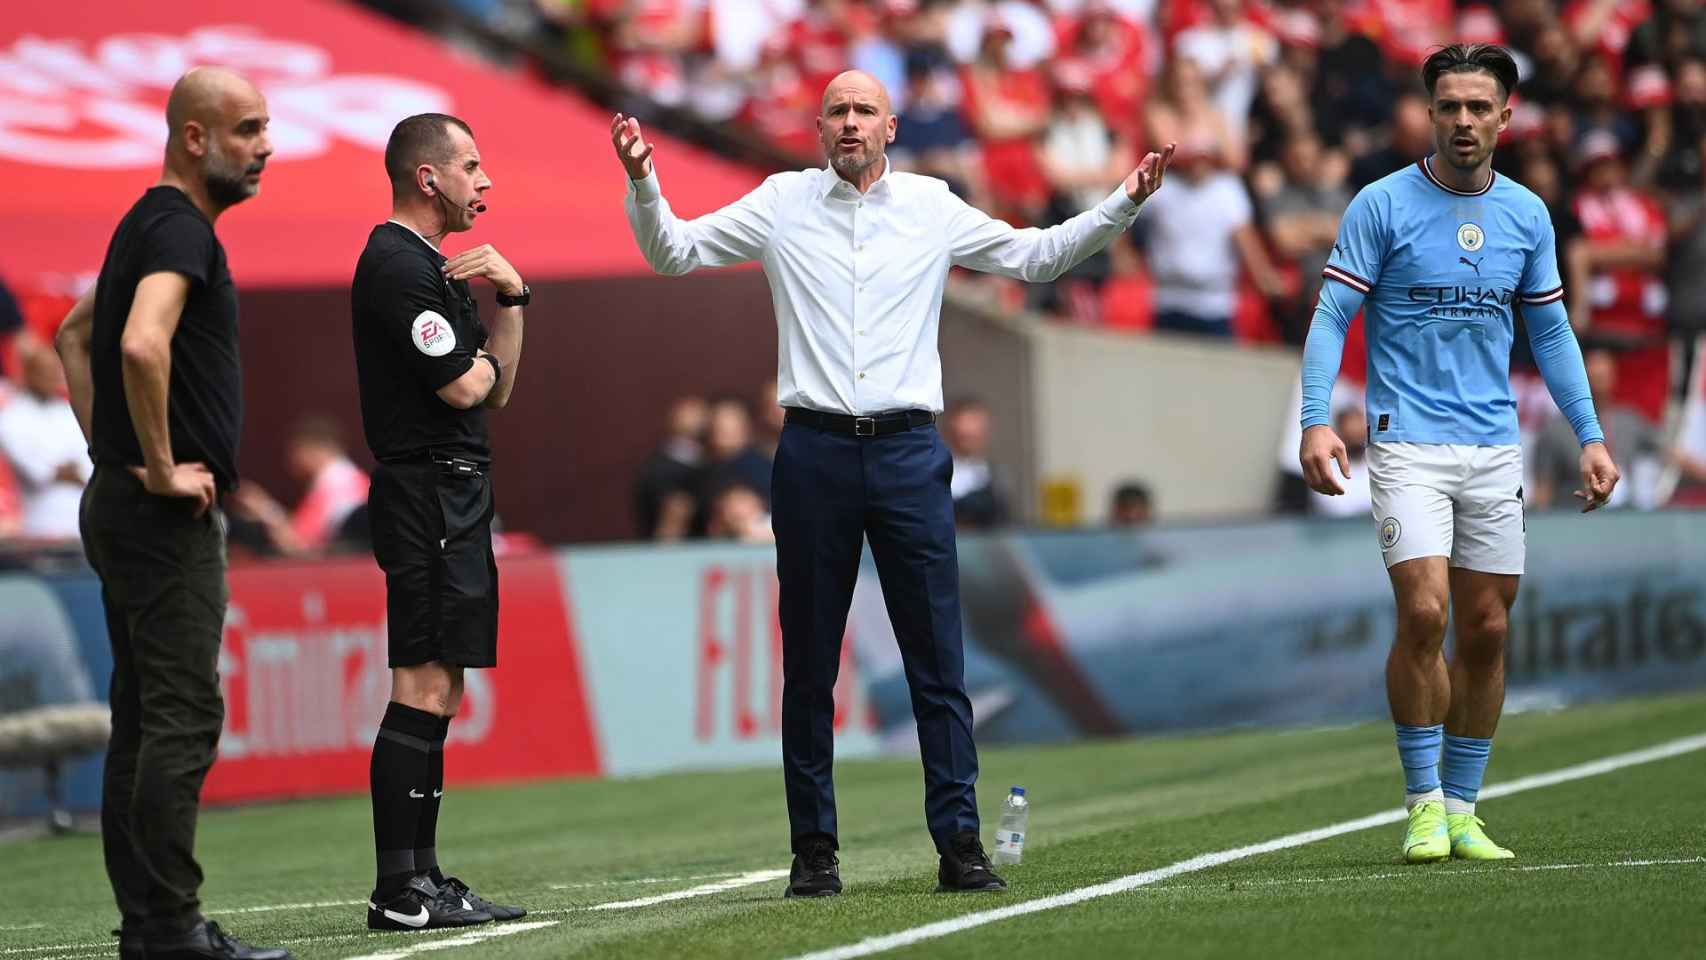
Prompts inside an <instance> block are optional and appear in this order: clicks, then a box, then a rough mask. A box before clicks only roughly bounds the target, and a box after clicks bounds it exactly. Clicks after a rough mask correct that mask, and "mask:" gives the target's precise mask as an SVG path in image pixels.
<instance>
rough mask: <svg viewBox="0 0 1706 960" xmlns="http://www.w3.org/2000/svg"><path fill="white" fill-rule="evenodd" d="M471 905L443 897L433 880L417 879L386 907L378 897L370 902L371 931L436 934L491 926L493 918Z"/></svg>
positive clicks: (368, 924)
mask: <svg viewBox="0 0 1706 960" xmlns="http://www.w3.org/2000/svg"><path fill="white" fill-rule="evenodd" d="M467 903H468V901H466V900H463V899H462V898H461V897H444V896H440V895H439V890H438V887H437V886H436V885H435V884H434V883H433V882H432V880H430V879H429V878H427V877H425V876H419V877H415V878H413V879H411V880H410V881H409V883H408V886H406V887H404V888H403V892H402V893H399V894H398V895H396V896H395V897H392V898H391V899H389V900H386V901H385V902H384V903H380V902H379V898H378V896H377V895H376V896H374V898H373V899H371V900H369V901H367V929H369V930H436V929H441V928H444V927H471V926H473V925H474V924H477V923H490V922H491V920H492V915H491V914H489V913H485V912H483V911H480V910H472V909H468V907H467Z"/></svg>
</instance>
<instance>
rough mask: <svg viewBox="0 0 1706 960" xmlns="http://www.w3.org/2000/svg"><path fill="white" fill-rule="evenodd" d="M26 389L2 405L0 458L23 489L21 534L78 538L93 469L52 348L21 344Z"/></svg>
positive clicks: (0, 409) (44, 537) (42, 537)
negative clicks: (79, 517) (79, 515)
mask: <svg viewBox="0 0 1706 960" xmlns="http://www.w3.org/2000/svg"><path fill="white" fill-rule="evenodd" d="M18 352H19V354H20V357H19V359H20V360H21V361H22V364H23V368H24V381H23V386H24V389H23V390H20V391H19V392H18V393H17V394H15V395H14V396H13V397H12V399H11V400H10V401H8V402H7V403H6V404H5V406H3V407H0V456H4V457H5V458H6V459H7V460H8V461H9V462H10V463H11V465H12V471H13V472H14V473H16V474H17V476H18V480H19V482H20V484H21V485H22V487H23V500H24V523H23V529H22V530H21V531H20V532H21V533H22V534H23V536H25V537H28V538H30V539H39V540H76V539H77V536H78V534H77V510H78V507H79V505H80V504H81V503H82V500H83V485H84V484H86V483H88V482H89V476H90V475H91V474H93V473H94V472H95V465H94V464H93V463H90V462H89V452H88V441H87V440H85V439H83V431H82V429H81V428H79V427H78V426H77V415H76V414H75V413H73V412H72V410H71V402H70V401H69V400H67V399H66V398H65V374H64V372H63V371H62V370H61V369H60V366H59V358H58V357H57V356H55V355H54V353H53V348H52V347H49V346H47V345H46V344H42V343H37V342H35V341H33V340H30V341H27V342H25V343H23V344H21V345H20V349H19V351H18Z"/></svg>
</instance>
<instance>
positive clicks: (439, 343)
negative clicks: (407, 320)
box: [409, 310, 456, 357]
mask: <svg viewBox="0 0 1706 960" xmlns="http://www.w3.org/2000/svg"><path fill="white" fill-rule="evenodd" d="M409 335H410V336H412V337H414V340H415V349H416V350H419V351H420V352H422V353H424V354H426V355H427V356H429V357H442V356H444V355H445V354H447V353H449V352H450V351H452V350H455V349H456V331H455V330H452V329H451V328H450V321H449V320H446V319H444V317H442V316H440V315H439V313H438V312H437V311H435V310H422V311H421V312H420V315H419V316H417V317H415V322H414V323H412V324H410V325H409Z"/></svg>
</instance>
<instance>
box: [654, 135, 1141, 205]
mask: <svg viewBox="0 0 1706 960" xmlns="http://www.w3.org/2000/svg"><path fill="white" fill-rule="evenodd" d="M1173 147H1174V144H1171V143H1169V144H1167V146H1166V147H1164V148H1162V150H1161V152H1160V153H1156V152H1155V151H1153V150H1151V151H1149V153H1147V154H1145V155H1144V157H1143V162H1142V163H1140V164H1138V165H1137V169H1136V170H1133V171H1132V172H1131V176H1129V177H1126V178H1125V192H1126V196H1128V197H1130V198H1131V202H1132V203H1136V204H1142V203H1143V201H1145V200H1148V199H1149V198H1150V197H1151V196H1153V195H1154V193H1155V191H1157V190H1159V189H1161V177H1162V176H1163V175H1164V174H1166V172H1167V165H1168V164H1170V163H1172V162H1173ZM648 152H649V151H648Z"/></svg>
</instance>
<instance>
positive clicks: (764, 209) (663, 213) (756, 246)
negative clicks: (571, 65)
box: [610, 113, 777, 276]
mask: <svg viewBox="0 0 1706 960" xmlns="http://www.w3.org/2000/svg"><path fill="white" fill-rule="evenodd" d="M610 140H611V142H612V143H613V144H615V146H616V156H617V158H618V159H619V160H621V161H622V167H623V170H624V171H625V172H626V173H627V174H628V193H627V196H626V197H625V198H624V200H623V208H624V209H625V210H626V211H627V213H628V226H629V227H631V228H632V229H633V231H634V240H635V241H636V242H637V243H638V244H639V245H640V253H641V255H642V256H644V257H645V258H646V263H647V264H648V265H650V266H651V268H652V270H653V271H655V272H657V273H661V274H665V275H668V276H680V275H681V274H684V273H688V272H691V271H693V270H696V269H698V268H700V267H726V266H729V265H731V264H736V263H745V262H746V261H748V260H755V259H757V258H758V256H759V255H760V254H761V253H763V252H764V245H765V244H766V243H767V242H769V239H770V230H771V227H772V225H773V224H774V222H775V220H774V215H775V201H776V192H777V187H776V181H775V178H774V177H773V178H771V179H769V180H766V181H764V183H762V184H760V185H759V187H758V189H756V190H754V191H752V192H751V193H749V194H747V195H746V196H744V197H742V198H740V199H739V200H736V201H735V202H734V203H731V204H729V205H728V206H726V207H724V208H722V209H721V210H718V211H716V212H715V213H708V214H706V215H705V216H702V217H699V218H697V219H693V220H687V221H683V220H681V219H679V218H677V217H676V215H675V213H674V212H673V211H672V210H670V208H669V201H668V200H665V199H664V198H663V192H662V190H661V188H660V187H659V186H658V177H657V171H656V170H655V169H654V168H653V166H652V159H651V158H652V150H653V149H654V146H655V145H654V144H650V143H646V142H645V140H644V138H643V137H642V136H641V134H640V121H638V120H636V119H634V118H633V117H624V116H623V115H622V114H620V113H618V114H617V115H616V116H615V118H614V119H612V120H611V122H610Z"/></svg>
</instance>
